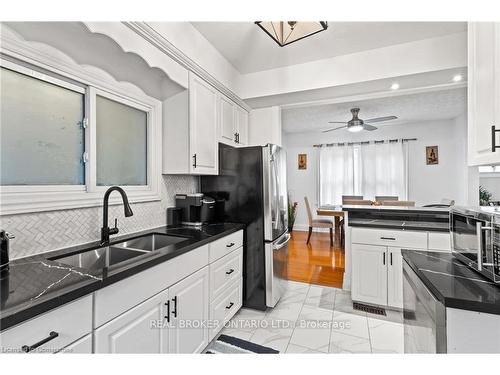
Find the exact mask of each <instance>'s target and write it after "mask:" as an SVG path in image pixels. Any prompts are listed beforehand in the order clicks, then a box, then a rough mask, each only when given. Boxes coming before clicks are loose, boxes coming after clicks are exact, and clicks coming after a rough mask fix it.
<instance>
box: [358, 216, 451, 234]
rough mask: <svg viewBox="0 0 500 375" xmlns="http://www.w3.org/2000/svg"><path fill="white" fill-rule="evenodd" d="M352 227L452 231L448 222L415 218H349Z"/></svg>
mask: <svg viewBox="0 0 500 375" xmlns="http://www.w3.org/2000/svg"><path fill="white" fill-rule="evenodd" d="M349 226H350V227H367V228H381V229H397V230H416V231H419V230H421V231H427V232H446V233H448V232H449V231H450V224H449V223H448V222H432V221H414V220H386V219H357V218H352V219H349Z"/></svg>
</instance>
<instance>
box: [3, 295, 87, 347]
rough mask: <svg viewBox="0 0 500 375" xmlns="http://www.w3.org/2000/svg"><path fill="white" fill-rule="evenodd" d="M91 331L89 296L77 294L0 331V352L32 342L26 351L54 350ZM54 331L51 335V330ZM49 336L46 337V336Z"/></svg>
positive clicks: (28, 344)
mask: <svg viewBox="0 0 500 375" xmlns="http://www.w3.org/2000/svg"><path fill="white" fill-rule="evenodd" d="M91 331H92V296H91V295H88V296H86V297H83V298H80V299H79V300H76V301H74V302H70V303H68V304H66V305H63V306H61V307H58V308H57V309H54V310H52V311H49V312H47V313H45V314H43V315H40V316H38V317H36V318H33V319H31V320H28V321H27V322H23V323H21V324H19V325H17V326H15V327H12V328H9V329H7V330H5V331H2V333H0V335H1V340H0V341H1V346H2V347H1V350H2V353H24V352H25V351H24V350H23V347H24V346H28V347H29V346H33V345H35V344H37V343H40V342H41V341H44V340H47V341H46V342H45V343H43V344H41V345H39V346H38V347H37V348H36V349H32V350H31V351H30V353H45V354H47V353H54V352H57V351H59V350H60V349H62V348H64V347H65V346H68V345H69V344H71V343H72V342H74V341H76V340H78V339H79V338H80V337H83V336H85V335H86V334H88V333H90V332H91ZM52 332H55V334H57V336H55V334H54V336H55V337H54V338H52V339H50V338H51V333H52ZM48 339H50V340H48Z"/></svg>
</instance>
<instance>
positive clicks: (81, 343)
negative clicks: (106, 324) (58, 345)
mask: <svg viewBox="0 0 500 375" xmlns="http://www.w3.org/2000/svg"><path fill="white" fill-rule="evenodd" d="M57 353H62V354H92V334H91V333H89V334H88V335H87V336H84V337H82V338H81V339H80V340H76V341H75V342H74V343H72V344H70V345H68V346H67V347H65V348H64V349H62V350H61V351H59V352H57Z"/></svg>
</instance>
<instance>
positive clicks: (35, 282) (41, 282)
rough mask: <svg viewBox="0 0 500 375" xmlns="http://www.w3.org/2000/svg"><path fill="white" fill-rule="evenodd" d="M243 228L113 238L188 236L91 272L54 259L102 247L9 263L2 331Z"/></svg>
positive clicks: (224, 226) (0, 322)
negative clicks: (162, 247)
mask: <svg viewBox="0 0 500 375" xmlns="http://www.w3.org/2000/svg"><path fill="white" fill-rule="evenodd" d="M243 228H244V225H243V224H232V223H224V224H212V225H206V226H203V227H201V228H200V229H196V228H192V227H173V228H169V227H159V228H155V229H150V230H146V231H142V232H138V233H133V234H130V235H124V236H120V237H116V238H113V239H112V243H111V244H114V243H117V242H121V241H124V240H127V239H131V238H134V237H138V236H142V235H145V234H151V233H160V234H168V235H173V236H182V237H186V240H185V241H182V242H179V243H176V244H173V245H170V246H168V248H165V249H159V250H156V251H152V252H148V253H145V254H143V255H140V256H137V257H135V258H132V259H130V260H128V261H126V262H123V263H118V264H116V265H115V266H111V267H103V268H98V269H93V270H86V269H83V268H77V267H72V266H68V265H65V264H63V263H60V262H58V261H57V260H49V259H54V258H58V257H61V256H62V255H68V254H73V253H79V252H82V251H83V250H88V249H97V248H99V247H100V246H99V242H98V241H97V242H93V243H88V244H85V245H80V246H75V247H70V248H67V249H61V250H57V251H53V252H50V253H43V254H38V255H35V256H30V257H26V258H22V259H16V260H12V261H11V262H10V271H9V273H8V275H6V276H4V277H2V278H1V281H0V285H1V293H0V296H1V305H0V330H4V329H6V328H9V327H11V326H13V325H16V324H19V323H21V322H23V321H25V320H27V319H30V318H33V317H34V316H36V315H39V314H41V313H44V312H46V311H49V310H51V309H54V308H56V307H58V306H61V305H63V304H65V303H68V302H70V301H73V300H75V299H77V298H80V297H82V296H84V295H87V294H89V293H92V292H94V291H96V290H98V289H101V288H104V287H105V286H108V285H110V284H113V283H115V282H117V281H119V280H122V279H124V278H127V277H129V276H132V275H134V274H136V273H138V272H141V271H144V270H146V269H148V268H150V267H153V266H155V265H157V264H159V263H162V262H165V261H167V260H169V259H172V258H174V257H177V256H179V255H181V254H184V253H187V252H188V251H191V250H193V249H196V248H198V247H200V246H202V245H205V244H207V243H209V242H212V241H215V240H217V239H219V238H221V237H225V236H227V235H229V234H231V233H233V232H236V231H238V230H240V229H243Z"/></svg>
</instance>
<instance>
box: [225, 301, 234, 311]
mask: <svg viewBox="0 0 500 375" xmlns="http://www.w3.org/2000/svg"><path fill="white" fill-rule="evenodd" d="M233 306H234V303H233V302H231V303H230V304H229V305H227V306H226V309H228V310H229V309H230V308H231V307H233Z"/></svg>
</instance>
